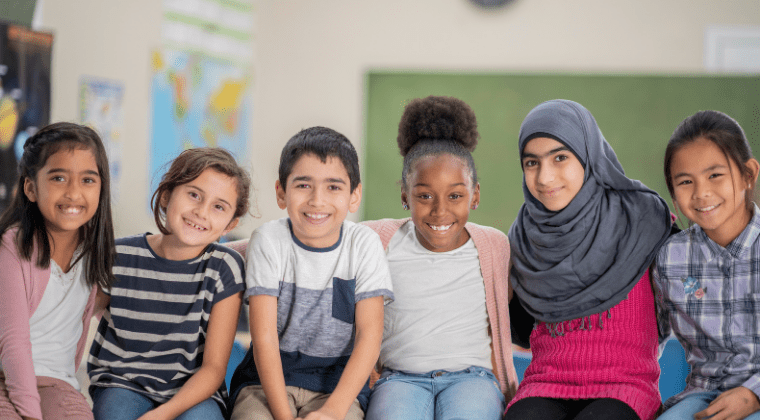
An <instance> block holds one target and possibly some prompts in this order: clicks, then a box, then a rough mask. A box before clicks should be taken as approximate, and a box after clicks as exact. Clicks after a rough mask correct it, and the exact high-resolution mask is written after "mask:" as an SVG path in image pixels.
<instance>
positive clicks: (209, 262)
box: [87, 234, 245, 407]
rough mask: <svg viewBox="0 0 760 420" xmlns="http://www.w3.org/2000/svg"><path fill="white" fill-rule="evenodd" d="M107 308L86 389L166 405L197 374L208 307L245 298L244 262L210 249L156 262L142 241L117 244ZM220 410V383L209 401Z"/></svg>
mask: <svg viewBox="0 0 760 420" xmlns="http://www.w3.org/2000/svg"><path fill="white" fill-rule="evenodd" d="M116 252H117V257H116V262H115V263H114V268H113V270H114V274H115V275H116V278H117V282H116V283H115V284H114V286H113V287H112V288H111V290H110V295H111V303H110V305H109V308H108V310H107V311H106V312H105V313H104V314H103V319H101V321H100V325H99V326H98V332H97V335H96V336H95V341H94V342H93V344H92V348H91V349H90V356H89V358H88V360H87V371H88V373H89V375H90V381H91V384H92V385H91V388H90V390H91V392H92V386H101V387H121V388H127V389H129V390H132V391H135V392H138V393H140V394H143V395H145V396H146V397H148V398H150V399H152V400H154V401H156V402H159V403H164V402H166V401H168V400H169V399H170V398H171V397H172V396H174V394H176V393H177V392H178V391H179V389H180V388H181V387H182V385H184V384H185V382H187V380H188V379H189V378H190V377H191V376H192V375H193V374H194V373H195V372H197V371H198V369H200V367H201V364H202V363H203V350H204V346H205V340H206V334H207V330H208V321H209V315H210V314H211V309H212V308H213V306H214V304H215V303H217V302H221V301H222V300H223V299H225V298H227V297H229V296H232V295H234V294H236V293H239V292H241V291H243V290H245V283H244V267H245V264H244V262H243V259H242V257H241V256H240V254H238V253H237V252H235V251H233V250H231V249H229V248H226V247H224V246H221V245H218V244H210V245H209V246H208V247H207V248H206V250H205V251H204V252H203V254H201V255H200V256H199V257H197V258H194V259H192V260H187V261H172V260H167V259H165V258H161V257H159V256H158V255H156V253H155V252H153V250H152V249H151V248H150V246H149V245H148V241H147V239H146V235H145V234H143V235H138V236H131V237H127V238H121V239H119V240H117V241H116ZM213 398H214V399H215V400H216V401H217V402H219V403H220V404H221V405H222V407H224V403H225V399H226V389H225V386H224V383H222V386H221V388H220V389H219V390H218V391H217V392H216V393H215V394H214V395H213Z"/></svg>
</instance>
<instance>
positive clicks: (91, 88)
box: [79, 76, 124, 201]
mask: <svg viewBox="0 0 760 420" xmlns="http://www.w3.org/2000/svg"><path fill="white" fill-rule="evenodd" d="M123 98H124V85H123V84H122V83H120V82H116V81H112V80H105V79H100V78H95V77H88V76H84V77H82V78H81V79H80V80H79V122H80V123H82V124H85V125H87V126H89V127H91V128H92V129H94V130H95V131H96V132H97V133H98V134H99V135H100V138H101V139H102V140H103V145H104V146H105V148H106V153H107V154H108V166H109V169H110V175H111V199H112V200H113V201H118V200H119V195H120V194H119V192H120V188H119V187H120V185H121V151H122V139H121V133H123V132H124V111H123V107H122V99H123Z"/></svg>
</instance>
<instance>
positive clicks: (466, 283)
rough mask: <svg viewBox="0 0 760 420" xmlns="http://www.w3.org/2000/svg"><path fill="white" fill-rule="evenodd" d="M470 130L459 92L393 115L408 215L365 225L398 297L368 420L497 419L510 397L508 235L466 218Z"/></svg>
mask: <svg viewBox="0 0 760 420" xmlns="http://www.w3.org/2000/svg"><path fill="white" fill-rule="evenodd" d="M478 137H479V134H478V130H477V123H476V120H475V114H474V113H473V111H472V109H470V107H469V106H468V105H467V104H466V103H464V102H463V101H461V100H459V99H456V98H451V97H440V96H430V97H427V98H424V99H415V100H414V101H412V102H411V103H410V104H409V105H408V106H407V107H406V109H405V111H404V114H403V116H402V117H401V122H400V124H399V135H398V146H399V149H400V151H401V155H402V156H403V157H404V167H403V171H402V174H401V180H402V185H401V205H402V206H403V208H404V209H405V210H408V211H410V213H411V217H410V218H407V219H402V220H391V219H383V220H377V221H372V222H365V223H366V224H367V225H368V226H370V227H371V228H373V229H374V230H375V231H376V232H377V233H378V234H379V235H380V239H381V240H382V242H383V246H384V247H385V250H386V253H387V256H388V264H389V266H390V270H391V277H392V280H393V290H394V294H395V301H394V302H392V303H391V304H389V305H388V306H386V308H385V330H384V333H383V343H382V347H381V349H380V360H379V366H380V367H381V368H382V374H381V376H380V379H379V380H378V381H377V382H376V383H375V386H374V387H373V389H372V394H371V396H370V403H369V408H368V410H367V416H366V418H367V419H368V420H379V419H431V420H432V419H453V418H477V419H494V420H498V419H501V416H502V413H503V411H504V407H505V403H506V401H508V400H509V399H510V398H511V397H512V395H514V393H515V389H516V386H517V375H516V373H515V369H514V365H513V364H512V351H511V338H510V327H509V315H508V312H507V309H508V300H509V297H508V294H509V292H508V284H507V266H508V261H509V242H508V240H507V237H506V235H504V234H503V233H502V232H500V231H498V230H496V229H493V228H490V227H485V226H479V225H476V224H474V223H469V222H468V221H467V219H468V217H469V214H470V211H471V210H474V209H476V208H477V207H478V203H479V201H480V185H479V184H478V177H477V173H476V171H475V163H474V161H473V159H472V154H471V152H472V151H473V150H474V149H475V146H476V145H477V141H478Z"/></svg>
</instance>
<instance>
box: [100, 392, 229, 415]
mask: <svg viewBox="0 0 760 420" xmlns="http://www.w3.org/2000/svg"><path fill="white" fill-rule="evenodd" d="M91 389H92V388H91ZM91 396H92V413H93V414H94V416H95V420H136V419H138V418H139V417H140V416H142V415H143V414H145V413H147V412H148V411H150V410H152V409H154V408H156V407H158V406H159V405H161V404H159V403H157V402H155V401H153V400H151V399H150V398H148V397H146V396H144V395H142V394H140V393H138V392H134V391H130V390H128V389H124V388H115V387H114V388H112V387H96V388H94V391H92V393H91ZM176 420H224V415H223V414H222V410H221V408H219V404H217V402H216V401H215V400H213V399H211V398H209V399H207V400H205V401H202V402H200V403H198V404H196V405H195V406H193V407H190V408H189V409H187V411H185V412H184V413H182V414H180V415H179V417H177V418H176Z"/></svg>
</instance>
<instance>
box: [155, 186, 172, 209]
mask: <svg viewBox="0 0 760 420" xmlns="http://www.w3.org/2000/svg"><path fill="white" fill-rule="evenodd" d="M171 195H172V193H171V192H169V191H164V192H163V193H161V197H159V199H158V207H159V208H160V209H161V210H162V211H163V212H164V213H166V208H167V207H168V206H169V197H171Z"/></svg>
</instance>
